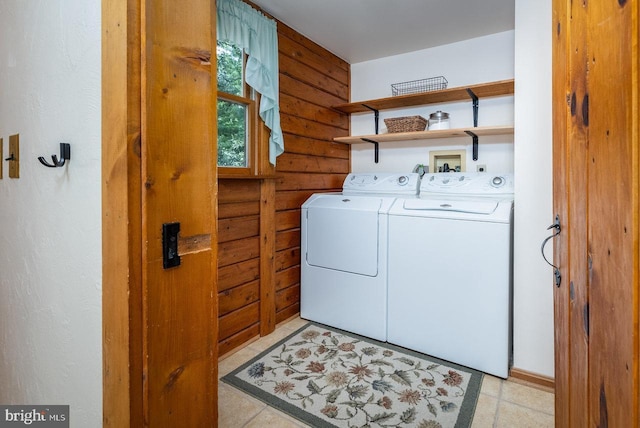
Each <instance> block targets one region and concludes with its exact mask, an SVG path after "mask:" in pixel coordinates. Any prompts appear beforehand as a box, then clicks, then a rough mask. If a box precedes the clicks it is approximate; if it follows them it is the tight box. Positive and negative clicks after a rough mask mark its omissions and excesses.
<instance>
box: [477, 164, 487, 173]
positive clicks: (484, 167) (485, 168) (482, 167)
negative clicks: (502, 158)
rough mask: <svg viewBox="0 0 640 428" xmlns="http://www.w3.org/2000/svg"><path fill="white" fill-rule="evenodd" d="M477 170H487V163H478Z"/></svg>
mask: <svg viewBox="0 0 640 428" xmlns="http://www.w3.org/2000/svg"><path fill="white" fill-rule="evenodd" d="M476 171H478V172H487V166H486V165H476Z"/></svg>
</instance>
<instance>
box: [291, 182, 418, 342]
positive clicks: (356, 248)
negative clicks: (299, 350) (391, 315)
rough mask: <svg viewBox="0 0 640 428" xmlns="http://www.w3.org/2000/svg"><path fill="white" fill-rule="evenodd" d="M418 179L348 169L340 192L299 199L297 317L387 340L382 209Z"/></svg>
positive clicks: (413, 191)
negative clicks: (300, 245) (299, 232)
mask: <svg viewBox="0 0 640 428" xmlns="http://www.w3.org/2000/svg"><path fill="white" fill-rule="evenodd" d="M419 183H420V177H419V175H418V174H415V173H409V174H404V173H402V174H393V173H352V174H349V175H348V176H347V177H346V179H345V181H344V184H343V188H342V192H341V193H319V194H314V195H312V196H311V197H310V198H309V199H308V200H307V201H306V202H305V203H304V204H303V205H302V218H301V234H302V236H301V241H302V257H301V259H302V260H301V284H300V316H301V317H302V318H304V319H308V320H312V321H317V322H320V323H323V324H327V325H330V326H333V327H337V328H340V329H342V330H346V331H350V332H353V333H357V334H360V335H363V336H367V337H371V338H373V339H377V340H381V341H386V338H387V263H388V261H387V244H388V222H387V218H388V215H387V214H388V211H389V209H390V208H391V206H392V205H393V202H394V201H395V200H396V198H397V197H398V196H403V197H405V198H407V199H410V198H415V197H416V195H417V193H418V190H419Z"/></svg>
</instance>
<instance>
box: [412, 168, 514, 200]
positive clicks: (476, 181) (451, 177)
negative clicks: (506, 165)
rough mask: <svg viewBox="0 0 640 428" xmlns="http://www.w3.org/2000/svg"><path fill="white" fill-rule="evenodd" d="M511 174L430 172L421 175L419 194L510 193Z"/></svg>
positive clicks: (511, 191) (511, 189)
mask: <svg viewBox="0 0 640 428" xmlns="http://www.w3.org/2000/svg"><path fill="white" fill-rule="evenodd" d="M513 190H514V187H513V174H512V173H506V174H487V173H486V172H476V173H466V172H457V173H431V174H425V175H424V176H423V177H422V183H421V185H420V194H426V193H437V194H454V195H478V196H481V195H486V196H493V195H496V196H497V195H510V194H513Z"/></svg>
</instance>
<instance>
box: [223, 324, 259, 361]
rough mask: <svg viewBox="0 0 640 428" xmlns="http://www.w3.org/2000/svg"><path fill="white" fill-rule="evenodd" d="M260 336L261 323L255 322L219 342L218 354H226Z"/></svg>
mask: <svg viewBox="0 0 640 428" xmlns="http://www.w3.org/2000/svg"><path fill="white" fill-rule="evenodd" d="M258 336H260V323H255V324H252V325H250V326H249V327H247V328H245V329H244V330H241V331H239V332H238V333H236V334H234V335H232V336H230V337H227V338H226V339H224V340H221V341H219V342H218V355H219V356H224V355H225V354H228V353H229V352H231V351H233V350H234V349H236V348H237V347H239V346H241V345H242V344H244V343H247V342H248V341H250V340H251V339H253V338H254V337H258Z"/></svg>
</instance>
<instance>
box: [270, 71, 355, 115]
mask: <svg viewBox="0 0 640 428" xmlns="http://www.w3.org/2000/svg"><path fill="white" fill-rule="evenodd" d="M279 82H280V95H282V94H286V95H291V96H293V97H296V98H300V99H303V100H307V101H309V102H311V103H313V104H317V105H319V106H325V107H331V106H335V105H340V104H344V103H345V102H347V101H346V99H347V98H344V97H339V96H336V95H333V94H330V93H328V92H325V91H322V90H320V89H318V88H314V87H312V86H309V85H307V84H306V83H304V82H301V81H299V80H296V79H295V78H293V77H290V76H287V75H286V74H280V80H279Z"/></svg>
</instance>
